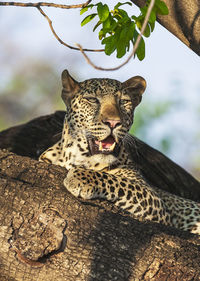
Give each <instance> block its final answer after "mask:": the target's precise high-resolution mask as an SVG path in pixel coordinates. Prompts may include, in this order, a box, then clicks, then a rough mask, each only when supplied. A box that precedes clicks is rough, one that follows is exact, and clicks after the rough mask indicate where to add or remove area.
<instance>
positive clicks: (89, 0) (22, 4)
mask: <svg viewBox="0 0 200 281" xmlns="http://www.w3.org/2000/svg"><path fill="white" fill-rule="evenodd" d="M91 1H92V0H88V1H86V2H85V3H82V4H76V5H63V4H55V3H47V2H37V3H22V2H0V6H16V7H35V8H38V7H53V8H61V9H76V8H83V7H85V6H87V5H88V4H89V3H90V2H91Z"/></svg>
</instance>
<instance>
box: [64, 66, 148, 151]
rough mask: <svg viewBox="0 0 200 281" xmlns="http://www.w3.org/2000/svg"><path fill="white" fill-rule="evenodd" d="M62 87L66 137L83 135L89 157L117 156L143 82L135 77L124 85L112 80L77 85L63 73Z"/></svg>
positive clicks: (85, 82)
mask: <svg viewBox="0 0 200 281" xmlns="http://www.w3.org/2000/svg"><path fill="white" fill-rule="evenodd" d="M62 85H63V91H62V99H63V101H64V102H65V104H66V107H67V120H66V122H67V123H68V128H69V133H70V134H72V135H73V136H74V137H75V136H76V133H79V135H80V133H81V134H82V135H84V136H85V138H86V140H87V142H88V146H89V151H90V154H91V155H95V154H114V155H116V156H117V154H118V152H119V147H120V143H121V142H122V140H123V138H124V136H125V135H126V133H128V131H129V129H130V127H131V125H132V123H133V116H134V110H135V107H136V106H137V105H138V104H139V103H140V101H141V99H142V94H143V92H144V90H145V88H146V82H145V80H144V78H142V77H140V76H135V77H132V78H130V79H129V80H127V81H125V82H123V83H121V82H119V81H117V80H113V79H89V80H86V81H83V82H77V81H75V80H74V79H73V78H72V77H71V76H70V75H69V73H68V71H67V70H64V71H63V73H62Z"/></svg>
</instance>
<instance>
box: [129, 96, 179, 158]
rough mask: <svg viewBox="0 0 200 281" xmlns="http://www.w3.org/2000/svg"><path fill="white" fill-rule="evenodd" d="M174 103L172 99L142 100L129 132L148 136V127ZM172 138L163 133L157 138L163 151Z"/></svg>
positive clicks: (143, 136) (144, 137)
mask: <svg viewBox="0 0 200 281" xmlns="http://www.w3.org/2000/svg"><path fill="white" fill-rule="evenodd" d="M175 105H176V103H175V102H173V101H169V100H168V101H151V100H148V99H147V100H146V101H144V102H142V103H141V104H140V105H139V107H138V108H137V109H136V114H135V117H134V123H133V125H132V127H131V129H130V134H132V135H135V136H137V137H139V138H141V139H147V138H148V131H149V128H152V126H153V125H154V123H156V122H160V121H161V119H162V118H163V117H165V116H166V115H167V114H168V113H169V111H170V110H171V109H172V107H174V106H175ZM172 142H173V140H172V138H171V137H170V136H168V135H163V136H162V137H161V138H160V139H159V147H160V149H161V151H163V152H164V153H168V152H169V150H170V148H171V145H172Z"/></svg>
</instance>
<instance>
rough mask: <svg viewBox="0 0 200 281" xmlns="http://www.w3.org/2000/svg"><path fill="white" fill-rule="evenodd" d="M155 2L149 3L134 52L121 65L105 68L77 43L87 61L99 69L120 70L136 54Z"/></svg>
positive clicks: (153, 0) (152, 0)
mask: <svg viewBox="0 0 200 281" xmlns="http://www.w3.org/2000/svg"><path fill="white" fill-rule="evenodd" d="M154 4H155V0H151V2H150V4H149V7H148V10H147V14H146V17H145V19H144V22H143V25H142V28H141V31H140V34H139V35H138V37H137V40H136V42H135V45H134V47H133V51H132V53H131V54H130V55H129V57H128V58H127V59H126V60H125V61H124V62H123V63H121V64H120V65H118V66H116V67H111V68H104V67H101V66H97V65H96V64H94V63H93V62H92V61H91V59H90V58H89V57H88V56H87V55H86V54H85V52H84V49H83V48H82V46H81V45H80V44H76V45H77V47H79V50H80V51H81V53H82V54H83V56H84V58H85V59H86V61H87V63H88V64H90V65H91V66H92V67H93V68H95V69H97V70H102V71H113V70H118V69H119V68H121V67H122V66H124V65H126V64H127V63H128V62H129V61H130V59H131V58H132V57H133V56H134V55H135V53H136V51H137V48H138V46H139V44H140V41H141V38H142V35H143V33H144V31H145V29H146V26H147V23H148V20H149V17H150V15H151V11H152V9H153V6H154Z"/></svg>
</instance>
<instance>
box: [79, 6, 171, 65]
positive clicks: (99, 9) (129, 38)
mask: <svg viewBox="0 0 200 281" xmlns="http://www.w3.org/2000/svg"><path fill="white" fill-rule="evenodd" d="M149 4H150V0H147V1H146V4H145V6H144V7H142V8H140V14H139V16H136V15H132V16H129V15H128V13H127V12H126V11H125V10H124V9H122V6H123V5H129V6H132V3H131V2H129V1H128V2H123V3H121V2H118V3H117V5H115V6H114V8H113V9H112V10H110V9H109V7H108V5H107V4H102V3H101V2H99V3H97V4H90V5H88V6H86V7H84V8H82V9H81V12H80V14H81V15H82V14H83V13H85V12H87V11H88V10H89V9H92V8H96V12H95V13H92V14H89V15H88V16H86V17H85V18H84V19H83V20H82V22H81V26H84V25H85V24H87V23H89V22H90V21H91V20H93V19H94V18H97V19H98V21H97V23H96V24H95V26H94V28H93V31H95V30H96V29H97V28H98V27H100V30H99V40H100V41H101V44H102V45H105V53H106V55H111V54H112V53H113V52H114V51H116V53H117V54H116V56H117V58H121V57H123V56H124V55H125V54H126V53H127V52H128V51H129V49H130V43H132V44H133V45H134V44H135V42H136V40H137V37H138V35H139V33H140V31H141V28H142V25H143V22H144V20H145V17H146V14H147V10H148V6H149ZM158 14H160V15H167V14H168V8H167V6H166V4H165V3H164V2H163V1H162V0H156V1H155V5H154V7H153V9H152V12H151V14H150V17H149V20H148V24H147V26H146V29H145V31H144V34H143V36H144V37H149V36H150V34H151V32H153V30H154V27H155V21H156V17H157V15H158ZM143 36H142V38H141V41H140V44H139V46H138V48H137V51H136V56H137V57H138V59H139V60H143V59H144V57H145V42H144V38H143Z"/></svg>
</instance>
